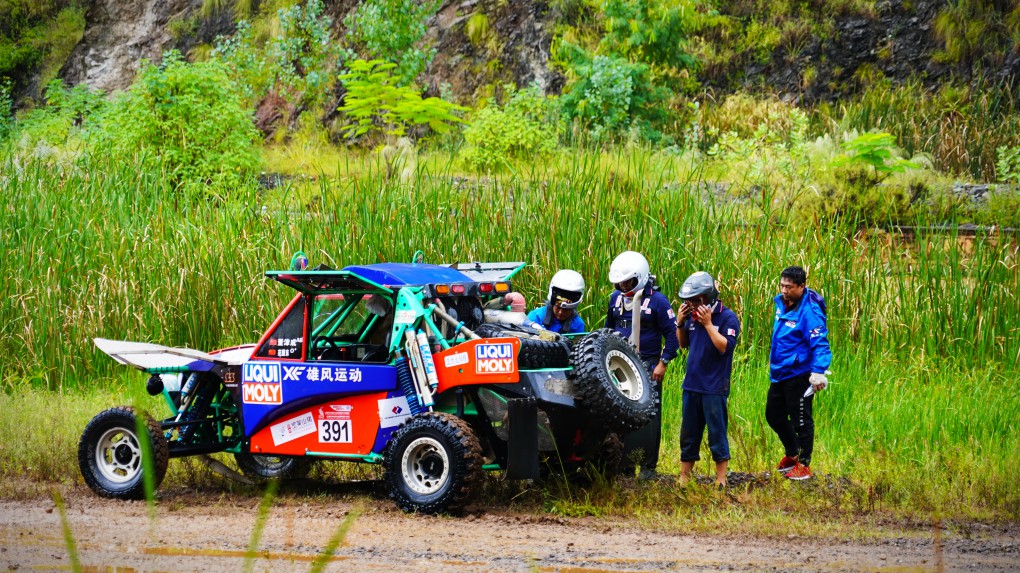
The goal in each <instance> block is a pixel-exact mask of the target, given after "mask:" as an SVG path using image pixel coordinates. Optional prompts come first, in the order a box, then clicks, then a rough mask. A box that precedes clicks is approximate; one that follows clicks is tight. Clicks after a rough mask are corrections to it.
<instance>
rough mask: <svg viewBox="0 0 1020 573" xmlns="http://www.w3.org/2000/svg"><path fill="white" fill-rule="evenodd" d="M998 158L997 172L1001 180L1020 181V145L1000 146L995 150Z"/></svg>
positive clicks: (1005, 181) (1007, 181) (996, 163)
mask: <svg viewBox="0 0 1020 573" xmlns="http://www.w3.org/2000/svg"><path fill="white" fill-rule="evenodd" d="M995 155H996V157H997V158H998V159H997V161H996V162H995V172H996V175H998V178H999V181H1002V182H1004V183H1020V147H1007V146H1005V145H1003V146H1000V147H999V148H997V149H996V150H995Z"/></svg>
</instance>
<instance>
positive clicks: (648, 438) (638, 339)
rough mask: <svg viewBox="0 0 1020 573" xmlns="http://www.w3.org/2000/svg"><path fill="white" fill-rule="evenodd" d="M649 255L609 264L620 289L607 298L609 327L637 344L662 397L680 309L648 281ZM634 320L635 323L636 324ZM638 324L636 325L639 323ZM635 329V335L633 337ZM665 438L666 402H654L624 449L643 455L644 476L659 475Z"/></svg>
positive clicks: (612, 279) (629, 457)
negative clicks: (645, 420)
mask: <svg viewBox="0 0 1020 573" xmlns="http://www.w3.org/2000/svg"><path fill="white" fill-rule="evenodd" d="M650 278H651V274H650V271H649V267H648V260H647V259H645V257H644V255H642V254H641V253H636V252H634V251H626V252H624V253H621V254H620V255H619V256H617V257H616V259H614V260H613V264H612V265H610V267H609V282H611V283H613V286H614V287H615V288H616V290H615V291H613V294H612V295H610V297H609V311H608V312H607V313H606V328H611V329H613V330H615V331H616V332H617V333H619V334H620V335H621V336H623V337H624V338H627V339H630V341H631V344H632V345H634V346H635V347H637V350H638V354H639V355H640V356H641V361H642V362H643V363H644V365H645V368H646V369H647V370H648V373H649V375H650V376H651V379H652V380H651V381H652V387H653V388H655V391H656V392H657V393H658V395H659V396H660V398H661V396H662V379H663V377H664V376H665V375H666V366H667V365H668V364H669V362H670V361H671V360H673V358H675V357H676V353H677V350H679V348H680V344H679V343H678V342H677V339H676V328H675V321H676V314H675V313H674V312H673V307H672V306H671V305H670V304H669V299H668V298H666V295H664V294H662V293H661V292H659V291H658V289H656V288H655V286H654V283H653V282H652V281H651V280H650ZM635 322H636V324H635ZM635 327H636V328H635ZM635 332H636V333H637V336H634V334H635ZM663 340H665V344H663ZM661 438H662V402H661V399H660V400H658V401H656V410H655V415H654V417H653V418H652V420H651V421H650V422H648V424H647V425H645V426H644V427H643V428H641V429H640V430H637V431H636V432H632V433H630V434H628V435H626V436H623V445H624V449H623V453H624V456H625V457H626V459H627V460H628V461H629V460H632V459H633V458H634V457H635V456H638V455H640V456H641V462H640V463H641V472H640V474H639V476H638V477H640V478H641V479H652V478H654V477H655V475H656V474H655V468H656V466H658V464H659V442H660V440H661Z"/></svg>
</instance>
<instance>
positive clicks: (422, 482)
mask: <svg viewBox="0 0 1020 573" xmlns="http://www.w3.org/2000/svg"><path fill="white" fill-rule="evenodd" d="M400 470H401V474H402V475H403V478H404V483H405V484H407V486H408V487H409V488H411V489H412V490H413V491H414V492H415V493H417V494H420V495H431V494H434V493H436V492H437V491H439V490H440V489H442V487H443V485H445V484H446V481H447V480H448V479H449V477H450V458H449V457H448V456H447V455H446V448H444V447H443V445H442V444H440V443H439V441H438V440H436V439H435V438H429V437H421V438H418V439H416V440H414V441H413V442H411V444H410V445H409V446H407V449H405V450H404V455H403V457H401V459H400Z"/></svg>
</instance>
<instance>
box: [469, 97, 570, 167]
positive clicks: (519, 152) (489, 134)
mask: <svg viewBox="0 0 1020 573" xmlns="http://www.w3.org/2000/svg"><path fill="white" fill-rule="evenodd" d="M508 91H509V93H510V97H509V99H508V101H507V102H506V104H505V105H503V106H502V107H501V106H499V105H498V104H495V103H492V104H490V105H488V106H486V107H485V108H483V109H481V110H479V111H478V113H477V114H475V117H474V119H473V120H472V121H471V123H470V124H469V125H468V126H467V128H466V129H465V130H464V139H465V141H467V144H468V146H467V147H466V148H465V150H464V151H463V153H462V156H463V157H464V160H465V161H466V162H467V163H468V165H470V166H471V167H473V168H474V169H478V170H482V171H492V170H496V169H500V168H501V167H503V166H505V165H509V164H510V163H511V162H513V161H514V160H527V161H533V160H536V159H539V158H541V157H543V156H547V155H549V154H551V153H552V152H553V151H554V150H555V149H556V140H557V138H556V117H555V116H556V112H557V108H556V105H555V100H554V99H552V98H549V97H546V96H544V95H542V92H541V90H540V89H539V88H538V87H535V86H532V87H529V88H527V89H523V90H520V91H514V89H513V86H508Z"/></svg>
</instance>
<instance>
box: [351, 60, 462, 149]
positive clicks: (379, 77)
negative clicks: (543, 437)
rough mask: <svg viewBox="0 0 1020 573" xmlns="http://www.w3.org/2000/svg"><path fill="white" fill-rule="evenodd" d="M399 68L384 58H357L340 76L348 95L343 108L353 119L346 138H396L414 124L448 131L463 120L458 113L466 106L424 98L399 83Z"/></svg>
mask: <svg viewBox="0 0 1020 573" xmlns="http://www.w3.org/2000/svg"><path fill="white" fill-rule="evenodd" d="M396 67H397V65H396V64H394V63H389V62H384V61H382V60H372V61H367V62H366V61H365V60H355V61H353V62H351V71H350V72H349V73H347V74H344V75H343V76H341V79H342V80H343V82H344V87H346V88H347V95H346V96H345V97H344V105H343V106H342V107H340V111H342V112H344V113H346V114H347V117H348V118H349V119H351V120H352V121H351V123H349V124H347V126H345V127H344V131H345V135H346V136H347V137H352V138H353V137H360V136H362V135H366V134H367V135H369V136H371V135H373V134H382V135H385V136H387V137H389V138H391V139H392V140H396V139H398V138H400V137H403V136H404V135H406V134H407V131H408V129H409V128H410V127H411V126H415V125H425V126H428V127H429V128H430V129H432V131H434V132H436V133H445V132H446V131H448V130H449V129H450V128H451V126H452V125H453V124H456V123H460V122H461V121H462V120H461V119H460V118H459V117H457V116H456V115H455V112H458V111H466V110H467V108H465V107H462V106H459V105H456V104H453V103H450V102H447V101H444V100H441V99H439V98H437V97H430V98H424V99H423V98H422V97H421V93H420V92H418V91H417V90H415V89H414V88H411V87H407V86H400V85H397V78H394V77H393V70H394V69H395V68H396ZM370 139H371V137H370Z"/></svg>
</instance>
